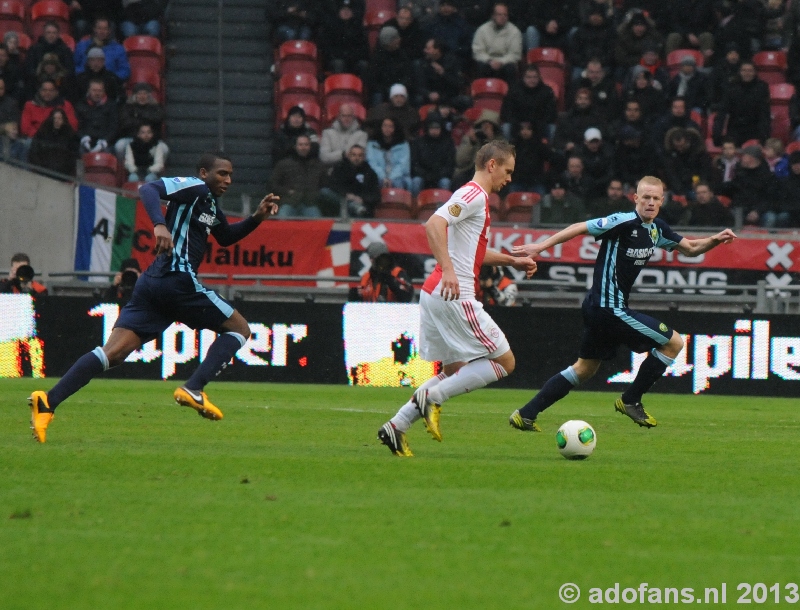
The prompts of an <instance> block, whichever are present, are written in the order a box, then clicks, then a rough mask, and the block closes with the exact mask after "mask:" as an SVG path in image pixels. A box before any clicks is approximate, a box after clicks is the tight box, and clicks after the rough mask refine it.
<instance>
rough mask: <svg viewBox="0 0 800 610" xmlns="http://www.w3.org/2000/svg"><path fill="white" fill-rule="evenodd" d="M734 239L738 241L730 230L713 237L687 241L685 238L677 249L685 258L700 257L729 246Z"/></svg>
mask: <svg viewBox="0 0 800 610" xmlns="http://www.w3.org/2000/svg"><path fill="white" fill-rule="evenodd" d="M734 239H736V234H735V233H734V232H733V231H731V230H730V229H725V230H724V231H720V232H719V233H717V234H716V235H712V236H711V237H702V238H700V239H687V238H685V237H684V238H683V239H682V240H681V243H679V244H678V245H677V246H676V249H677V250H678V252H680V253H681V254H683V255H684V256H700V255H701V254H703V253H705V252H708V251H709V250H711V249H713V248H716V247H717V246H720V245H722V244H729V243H731V242H732V241H733V240H734Z"/></svg>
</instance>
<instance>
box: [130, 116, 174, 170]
mask: <svg viewBox="0 0 800 610" xmlns="http://www.w3.org/2000/svg"><path fill="white" fill-rule="evenodd" d="M168 152H169V148H167V145H166V144H164V142H162V141H161V138H159V137H158V133H156V131H155V130H154V129H153V126H152V125H148V124H147V123H144V124H142V125H141V126H140V127H139V131H138V132H137V133H136V137H135V138H133V140H131V142H130V144H128V146H127V147H126V148H125V170H126V171H127V172H128V182H153V181H154V180H158V179H159V178H160V177H161V174H162V173H163V172H164V166H165V165H166V162H167V153H168Z"/></svg>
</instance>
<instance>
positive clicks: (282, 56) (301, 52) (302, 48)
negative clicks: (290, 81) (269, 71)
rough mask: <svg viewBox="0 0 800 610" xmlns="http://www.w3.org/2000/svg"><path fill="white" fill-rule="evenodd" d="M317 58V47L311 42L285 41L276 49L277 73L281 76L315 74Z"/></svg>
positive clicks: (317, 66) (317, 67)
mask: <svg viewBox="0 0 800 610" xmlns="http://www.w3.org/2000/svg"><path fill="white" fill-rule="evenodd" d="M317 57H318V55H317V45H315V44H314V43H313V42H310V41H308V40H287V41H286V42H284V43H283V44H282V45H281V46H280V47H278V73H279V74H281V75H283V74H294V73H296V72H307V73H310V74H316V73H317V71H318V69H319V65H318V63H317V61H318V59H317Z"/></svg>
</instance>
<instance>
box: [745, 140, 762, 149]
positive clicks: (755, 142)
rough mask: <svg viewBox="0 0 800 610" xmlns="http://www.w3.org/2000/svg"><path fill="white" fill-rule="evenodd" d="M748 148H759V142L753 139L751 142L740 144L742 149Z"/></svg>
mask: <svg viewBox="0 0 800 610" xmlns="http://www.w3.org/2000/svg"><path fill="white" fill-rule="evenodd" d="M748 146H758V147H759V148H761V142H759V141H758V140H756V139H755V138H753V139H752V140H747V142H745V143H744V144H742V148H743V149H744V148H747V147H748Z"/></svg>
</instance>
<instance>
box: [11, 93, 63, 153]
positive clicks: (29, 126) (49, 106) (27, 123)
mask: <svg viewBox="0 0 800 610" xmlns="http://www.w3.org/2000/svg"><path fill="white" fill-rule="evenodd" d="M56 108H61V109H62V110H63V111H64V114H65V115H66V117H67V121H68V122H69V124H70V125H71V126H72V128H73V129H74V130H75V131H77V130H78V119H77V117H76V116H75V108H73V106H72V104H71V103H70V102H69V101H68V100H65V99H64V98H63V97H62V96H61V95H60V94H59V91H58V87H57V86H56V83H55V81H53V80H50V79H45V80H43V81H42V82H41V83H40V84H39V90H38V91H37V93H36V96H35V97H34V98H33V99H32V100H30V101H29V102H25V106H23V108H22V116H21V117H20V121H19V130H20V141H21V143H22V144H23V145H24V147H25V157H26V158H27V154H28V150H29V149H30V146H31V138H33V136H34V135H35V134H36V132H37V131H38V130H39V127H41V125H42V123H44V122H45V121H46V120H47V117H49V116H50V113H51V112H53V110H55V109H56Z"/></svg>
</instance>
